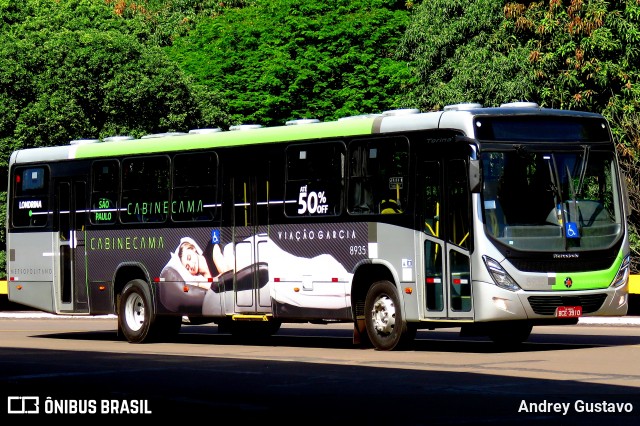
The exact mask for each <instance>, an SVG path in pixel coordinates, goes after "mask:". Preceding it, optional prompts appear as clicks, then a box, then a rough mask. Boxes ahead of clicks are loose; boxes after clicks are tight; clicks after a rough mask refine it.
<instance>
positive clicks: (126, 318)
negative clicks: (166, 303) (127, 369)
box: [118, 280, 182, 343]
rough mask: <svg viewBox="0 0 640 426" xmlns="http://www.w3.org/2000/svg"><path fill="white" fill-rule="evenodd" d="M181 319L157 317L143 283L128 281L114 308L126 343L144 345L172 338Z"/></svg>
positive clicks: (140, 281)
mask: <svg viewBox="0 0 640 426" xmlns="http://www.w3.org/2000/svg"><path fill="white" fill-rule="evenodd" d="M181 323H182V317H180V316H157V315H156V313H155V307H154V305H153V299H152V298H151V290H150V289H149V285H148V284H147V283H146V282H145V281H143V280H132V281H130V282H129V283H127V285H126V286H125V287H124V289H123V290H122V294H121V295H120V303H119V304H118V330H119V332H122V335H123V336H124V338H125V339H127V341H128V342H130V343H146V342H151V341H156V340H160V339H169V338H173V337H175V335H176V334H178V333H179V332H180V327H181Z"/></svg>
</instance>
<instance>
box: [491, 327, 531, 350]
mask: <svg viewBox="0 0 640 426" xmlns="http://www.w3.org/2000/svg"><path fill="white" fill-rule="evenodd" d="M532 329H533V326H532V325H531V324H529V323H520V322H513V323H505V324H500V325H495V326H493V327H492V329H491V330H490V331H489V338H490V339H491V340H492V341H493V342H494V343H495V344H497V345H500V346H505V347H508V346H517V345H520V344H521V343H523V342H525V341H526V340H527V339H528V338H529V336H530V335H531V330H532Z"/></svg>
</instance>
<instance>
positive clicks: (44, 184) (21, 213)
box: [11, 167, 49, 227]
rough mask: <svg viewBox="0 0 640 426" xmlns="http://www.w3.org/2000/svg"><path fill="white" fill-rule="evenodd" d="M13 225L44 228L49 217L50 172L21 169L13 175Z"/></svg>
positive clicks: (27, 168) (30, 168) (41, 169)
mask: <svg viewBox="0 0 640 426" xmlns="http://www.w3.org/2000/svg"><path fill="white" fill-rule="evenodd" d="M13 192H14V194H15V197H14V200H13V206H12V215H11V216H12V217H11V220H12V223H13V225H14V226H16V227H25V226H31V227H42V226H45V225H46V224H47V220H48V217H49V214H48V212H49V171H48V169H46V168H45V167H20V168H16V169H15V171H14V174H13Z"/></svg>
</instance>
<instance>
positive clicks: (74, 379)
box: [0, 312, 640, 426]
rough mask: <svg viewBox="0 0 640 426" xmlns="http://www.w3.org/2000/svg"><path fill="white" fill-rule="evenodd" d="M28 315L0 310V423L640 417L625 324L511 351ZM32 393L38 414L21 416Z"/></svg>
mask: <svg viewBox="0 0 640 426" xmlns="http://www.w3.org/2000/svg"><path fill="white" fill-rule="evenodd" d="M30 314H31V317H28V315H29V314H28V313H23V312H13V313H12V315H9V314H6V315H3V316H2V318H0V401H6V405H4V406H3V405H2V404H1V403H0V424H9V425H12V424H18V421H20V422H23V421H26V420H30V421H34V420H38V421H40V420H44V421H47V422H50V421H56V420H59V421H62V422H68V423H70V424H76V423H80V422H82V423H91V424H96V422H97V423H101V422H103V421H104V422H105V423H106V422H109V423H110V424H114V423H115V424H118V425H119V426H120V425H123V424H139V423H140V422H141V421H142V422H144V423H147V422H167V421H171V422H174V421H175V422H180V423H184V422H189V423H192V422H193V423H202V422H205V423H211V424H213V425H214V426H215V425H219V424H222V423H225V424H236V423H239V424H246V425H255V424H269V425H271V424H277V425H316V424H317V425H343V424H344V425H347V424H348V425H374V424H375V425H386V424H390V425H434V424H435V425H439V424H447V425H477V424H492V425H496V424H497V425H513V424H516V425H523V424H544V425H555V424H566V425H574V424H580V425H596V424H598V425H603V424H604V425H636V424H638V423H639V420H640V363H638V359H639V358H640V357H639V355H640V330H639V329H638V328H637V327H638V324H634V322H633V321H630V322H628V323H624V324H622V323H621V324H617V325H611V324H604V323H600V324H595V323H591V324H587V323H583V324H582V325H577V326H570V327H536V328H534V332H533V334H532V336H531V339H530V340H529V342H527V343H525V344H523V345H522V346H520V347H518V348H513V349H509V350H505V349H500V348H497V347H496V346H495V345H493V344H492V343H491V342H489V341H487V340H486V339H483V338H474V339H468V338H464V339H463V338H461V337H459V336H458V334H457V331H456V330H455V329H453V330H440V331H432V332H429V331H420V332H419V333H418V337H417V340H416V344H415V347H414V348H413V349H412V350H410V351H404V352H380V351H375V350H372V349H361V348H357V347H354V346H353V344H352V340H351V330H350V328H349V327H348V326H346V325H343V324H342V325H338V324H336V325H330V326H314V325H307V324H305V325H302V324H299V325H286V326H283V328H282V329H281V331H280V332H279V333H278V334H277V335H276V336H273V337H272V338H270V339H268V340H265V341H260V342H239V341H237V340H235V339H233V338H232V337H231V336H229V335H225V334H218V333H217V327H215V326H186V327H183V331H182V333H181V334H180V335H179V337H178V338H177V339H176V341H174V342H167V343H158V344H143V345H135V344H129V343H127V342H124V341H122V340H120V339H119V338H118V336H117V335H116V332H115V330H116V327H115V325H116V324H115V319H113V318H111V317H102V318H96V319H86V318H85V319H78V318H55V319H54V318H50V317H48V316H43V317H40V318H37V317H34V316H33V313H30ZM630 320H633V318H630ZM19 397H20V398H19ZM23 397H33V398H31V399H29V398H23ZM47 398H50V399H47ZM36 399H37V400H38V403H39V406H38V407H39V414H17V413H16V412H17V411H20V410H21V409H22V408H23V407H24V406H26V407H27V408H29V407H31V408H33V405H32V404H33V403H34V401H35V400H36ZM23 404H24V405H23ZM47 404H48V405H47ZM47 407H48V410H47ZM7 421H8V422H7Z"/></svg>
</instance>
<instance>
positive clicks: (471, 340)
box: [34, 326, 640, 353]
mask: <svg viewBox="0 0 640 426" xmlns="http://www.w3.org/2000/svg"><path fill="white" fill-rule="evenodd" d="M34 337H38V338H46V339H70V340H86V341H123V340H124V337H122V336H119V335H118V334H117V332H116V331H115V330H113V331H109V330H100V331H82V332H78V331H76V332H64V333H53V334H45V335H39V336H34ZM157 343H179V344H184V345H190V344H191V345H219V346H277V347H292V348H318V349H361V350H373V348H371V347H369V346H366V345H356V344H354V343H353V336H352V335H351V333H350V332H348V330H326V331H325V330H313V331H312V330H307V329H292V328H288V329H286V330H285V331H281V332H279V333H277V334H275V335H273V336H269V337H261V338H256V337H236V336H232V335H230V334H224V333H218V331H217V327H215V326H207V327H203V326H187V327H183V328H182V331H181V332H180V334H178V335H177V336H175V337H174V338H173V339H169V340H165V341H162V342H157ZM148 344H155V343H148ZM638 344H640V336H613V335H605V334H590V335H572V334H569V333H568V334H535V333H532V335H531V337H530V339H529V340H528V341H527V342H524V343H522V344H519V345H510V346H504V345H497V344H495V343H493V342H492V341H490V340H489V339H488V338H484V337H466V336H465V337H461V336H459V334H458V333H457V332H453V331H451V332H449V331H446V332H443V331H439V332H437V333H432V332H424V331H419V332H418V334H417V336H416V339H415V341H414V342H413V344H412V345H411V346H410V347H409V348H407V349H406V350H408V351H416V352H456V353H505V352H545V351H558V350H574V349H585V348H597V347H607V346H627V345H638Z"/></svg>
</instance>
